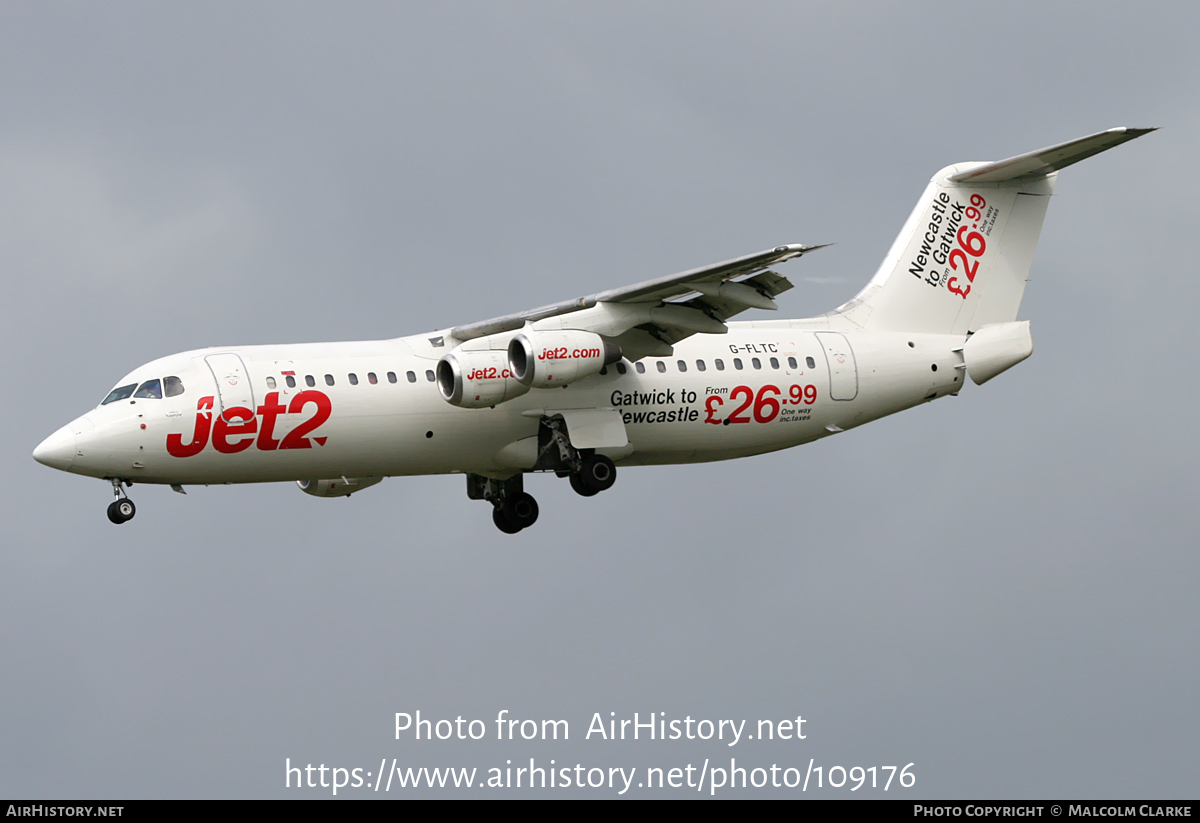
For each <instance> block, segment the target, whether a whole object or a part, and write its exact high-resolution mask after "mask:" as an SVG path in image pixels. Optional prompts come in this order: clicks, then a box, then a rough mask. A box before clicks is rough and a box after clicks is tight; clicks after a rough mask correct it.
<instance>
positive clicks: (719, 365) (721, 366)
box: [713, 357, 725, 371]
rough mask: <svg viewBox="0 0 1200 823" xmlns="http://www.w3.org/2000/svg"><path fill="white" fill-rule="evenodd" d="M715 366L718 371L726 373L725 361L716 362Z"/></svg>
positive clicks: (719, 359) (717, 360) (718, 360)
mask: <svg viewBox="0 0 1200 823" xmlns="http://www.w3.org/2000/svg"><path fill="white" fill-rule="evenodd" d="M713 365H714V366H716V367H717V371H725V361H724V360H722V359H721V358H719V357H718V358H717V359H716V360H714V361H713Z"/></svg>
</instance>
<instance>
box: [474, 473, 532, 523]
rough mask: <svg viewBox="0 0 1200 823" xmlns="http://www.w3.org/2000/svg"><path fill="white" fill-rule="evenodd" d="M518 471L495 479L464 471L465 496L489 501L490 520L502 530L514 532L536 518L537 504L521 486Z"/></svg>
mask: <svg viewBox="0 0 1200 823" xmlns="http://www.w3.org/2000/svg"><path fill="white" fill-rule="evenodd" d="M523 480H524V478H523V477H522V476H521V475H519V474H518V475H516V476H515V477H510V478H508V479H506V480H494V479H492V478H490V477H484V476H483V475H479V474H468V475H467V497H469V498H471V499H472V500H486V501H488V502H489V503H491V504H492V522H493V523H495V524H496V528H498V529H499V530H500V531H502V532H504V533H505V534H516V533H517V532H519V531H521V529H527V528H529V527H530V526H532V525H533V524H534V523H536V522H537V519H538V504H537V500H535V499H534V497H533V495H532V494H529V493H528V492H526V491H525V490H524V488H523V486H524V482H523Z"/></svg>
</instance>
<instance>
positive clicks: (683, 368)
mask: <svg viewBox="0 0 1200 823" xmlns="http://www.w3.org/2000/svg"><path fill="white" fill-rule="evenodd" d="M679 370H680V371H687V362H686V361H684V360H680V361H679Z"/></svg>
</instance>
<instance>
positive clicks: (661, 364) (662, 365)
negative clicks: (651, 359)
mask: <svg viewBox="0 0 1200 823" xmlns="http://www.w3.org/2000/svg"><path fill="white" fill-rule="evenodd" d="M654 367H655V368H656V369H658V370H659V372H660V373H661V372H665V371H666V370H667V364H666V363H665V362H663V361H662V360H659V361H658V362H656V363H655V364H654Z"/></svg>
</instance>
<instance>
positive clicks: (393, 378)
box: [388, 371, 396, 383]
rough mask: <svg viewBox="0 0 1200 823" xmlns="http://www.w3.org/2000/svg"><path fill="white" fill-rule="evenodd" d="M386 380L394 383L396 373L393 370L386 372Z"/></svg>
mask: <svg viewBox="0 0 1200 823" xmlns="http://www.w3.org/2000/svg"><path fill="white" fill-rule="evenodd" d="M388 382H389V383H395V382H396V373H395V372H394V371H390V372H388Z"/></svg>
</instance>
